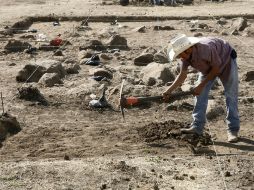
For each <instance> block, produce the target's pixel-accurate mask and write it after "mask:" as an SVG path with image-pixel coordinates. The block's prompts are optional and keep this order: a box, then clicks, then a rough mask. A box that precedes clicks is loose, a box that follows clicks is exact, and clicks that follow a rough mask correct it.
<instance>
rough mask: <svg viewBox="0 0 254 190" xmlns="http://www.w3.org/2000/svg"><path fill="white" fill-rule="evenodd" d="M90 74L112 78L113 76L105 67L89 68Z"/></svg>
mask: <svg viewBox="0 0 254 190" xmlns="http://www.w3.org/2000/svg"><path fill="white" fill-rule="evenodd" d="M89 73H90V75H93V76H102V77H106V78H108V79H112V78H113V74H112V72H110V71H108V70H106V69H103V68H99V69H91V70H89Z"/></svg>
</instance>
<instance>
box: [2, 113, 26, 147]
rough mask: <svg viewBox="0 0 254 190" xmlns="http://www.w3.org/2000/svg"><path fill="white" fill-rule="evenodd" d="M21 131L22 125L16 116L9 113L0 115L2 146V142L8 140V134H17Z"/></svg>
mask: <svg viewBox="0 0 254 190" xmlns="http://www.w3.org/2000/svg"><path fill="white" fill-rule="evenodd" d="M20 131H21V127H20V124H19V122H18V121H17V119H16V117H14V116H12V115H10V114H9V113H3V114H2V115H0V147H2V142H3V141H4V140H6V138H7V137H8V136H11V135H15V134H17V133H18V132H20Z"/></svg>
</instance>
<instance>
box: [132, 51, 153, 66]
mask: <svg viewBox="0 0 254 190" xmlns="http://www.w3.org/2000/svg"><path fill="white" fill-rule="evenodd" d="M151 62H153V54H151V53H145V54H141V55H139V56H138V57H136V58H135V59H134V65H137V66H146V65H148V64H149V63H151Z"/></svg>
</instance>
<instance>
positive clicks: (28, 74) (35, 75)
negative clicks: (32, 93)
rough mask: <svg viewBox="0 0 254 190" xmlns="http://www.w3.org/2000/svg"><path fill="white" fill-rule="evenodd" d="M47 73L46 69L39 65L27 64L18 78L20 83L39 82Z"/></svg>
mask: <svg viewBox="0 0 254 190" xmlns="http://www.w3.org/2000/svg"><path fill="white" fill-rule="evenodd" d="M45 72H46V68H45V67H43V66H39V65H32V64H27V65H25V67H24V68H23V69H22V70H20V71H19V72H18V74H17V76H16V80H17V81H18V82H38V81H39V80H40V78H41V76H42V75H43V74H44V73H45Z"/></svg>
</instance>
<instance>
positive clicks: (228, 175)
mask: <svg viewBox="0 0 254 190" xmlns="http://www.w3.org/2000/svg"><path fill="white" fill-rule="evenodd" d="M224 176H225V177H230V176H232V175H231V173H230V172H229V171H226V172H225V174H224Z"/></svg>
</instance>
